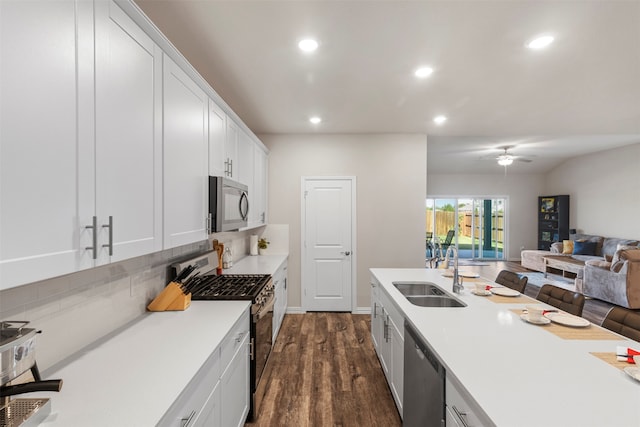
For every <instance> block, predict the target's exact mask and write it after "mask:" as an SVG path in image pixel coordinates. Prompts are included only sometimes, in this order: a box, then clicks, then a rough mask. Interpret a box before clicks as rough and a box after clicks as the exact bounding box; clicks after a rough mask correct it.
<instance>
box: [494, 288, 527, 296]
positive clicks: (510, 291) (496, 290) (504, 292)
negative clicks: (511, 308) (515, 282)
mask: <svg viewBox="0 0 640 427" xmlns="http://www.w3.org/2000/svg"><path fill="white" fill-rule="evenodd" d="M491 292H492V293H494V294H496V295H500V296H503V297H519V296H520V295H521V293H520V292H518V291H514V290H513V289H510V288H491Z"/></svg>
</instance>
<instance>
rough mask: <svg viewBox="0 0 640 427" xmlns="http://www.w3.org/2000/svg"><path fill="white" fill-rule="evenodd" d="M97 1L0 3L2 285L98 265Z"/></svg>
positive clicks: (2, 286)
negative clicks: (91, 222)
mask: <svg viewBox="0 0 640 427" xmlns="http://www.w3.org/2000/svg"><path fill="white" fill-rule="evenodd" d="M91 8H92V6H91V4H87V3H85V2H78V3H77V4H76V2H74V1H71V0H61V1H55V2H51V1H0V93H1V94H2V95H1V96H0V236H2V237H1V238H0V290H1V289H7V288H10V287H14V286H18V285H22V284H25V283H30V282H33V281H36V280H41V279H45V278H49V277H53V276H58V275H61V274H65V273H70V272H73V271H76V270H78V269H81V268H88V267H91V266H92V265H93V260H92V254H91V253H87V252H88V251H86V250H85V246H87V244H88V243H89V241H86V242H85V241H83V238H84V237H85V235H86V236H90V235H91V232H90V230H85V229H84V225H87V223H86V222H85V221H88V219H90V217H91V215H89V218H84V217H83V216H82V214H83V212H92V211H93V206H92V204H91V198H90V197H89V198H88V199H87V198H85V197H84V196H85V195H84V194H82V191H83V190H84V189H89V191H91V188H92V176H93V162H92V161H91V157H90V155H91V152H90V151H91V147H90V146H89V148H88V150H87V149H86V148H87V145H88V144H89V145H90V144H91V143H92V139H88V138H92V137H93V129H92V128H91V122H90V121H87V122H83V121H82V120H83V119H84V118H85V117H86V118H90V117H92V115H93V113H92V112H93V110H92V100H93V98H92V95H93V91H92V87H91V85H92V73H93V69H92V60H91V57H92V49H91V45H92V43H89V44H88V45H86V44H82V43H81V44H78V43H77V37H76V36H78V37H84V36H87V37H88V38H89V40H91V37H92V32H93V24H92V23H93V20H92V9H91ZM85 124H87V125H88V126H85ZM89 240H90V239H89Z"/></svg>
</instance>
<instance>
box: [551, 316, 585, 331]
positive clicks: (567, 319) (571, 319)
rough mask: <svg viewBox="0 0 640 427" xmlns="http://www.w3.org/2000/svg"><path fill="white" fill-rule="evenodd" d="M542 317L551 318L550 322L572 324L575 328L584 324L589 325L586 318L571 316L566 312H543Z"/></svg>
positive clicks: (582, 326)
mask: <svg viewBox="0 0 640 427" xmlns="http://www.w3.org/2000/svg"><path fill="white" fill-rule="evenodd" d="M544 317H546V318H547V319H549V320H551V321H552V322H555V323H559V324H561V325H565V326H574V327H577V328H584V327H585V326H589V325H590V323H589V321H588V320H587V319H584V318H582V317H578V316H573V315H571V314H568V313H545V314H544Z"/></svg>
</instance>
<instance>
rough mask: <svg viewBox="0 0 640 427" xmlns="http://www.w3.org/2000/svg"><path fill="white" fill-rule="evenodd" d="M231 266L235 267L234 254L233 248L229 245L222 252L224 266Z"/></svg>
mask: <svg viewBox="0 0 640 427" xmlns="http://www.w3.org/2000/svg"><path fill="white" fill-rule="evenodd" d="M231 267H233V255H232V254H231V248H229V247H228V246H227V247H226V248H225V249H224V253H223V254H222V268H231Z"/></svg>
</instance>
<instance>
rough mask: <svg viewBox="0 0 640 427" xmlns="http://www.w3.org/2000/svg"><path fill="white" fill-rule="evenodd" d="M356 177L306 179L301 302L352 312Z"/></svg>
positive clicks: (319, 308) (311, 308) (305, 305)
mask: <svg viewBox="0 0 640 427" xmlns="http://www.w3.org/2000/svg"><path fill="white" fill-rule="evenodd" d="M354 187H355V183H354V178H350V177H348V178H303V198H302V200H303V202H302V203H303V207H302V224H303V225H302V229H303V231H302V265H303V267H302V292H303V295H302V301H303V308H304V309H305V310H306V311H352V299H353V297H352V294H353V283H352V282H353V262H352V259H353V246H354V245H353V242H354V241H355V240H354V238H353V230H354V229H355V227H354V225H353V223H354V219H353V218H354V217H353V214H354V211H355V209H354V205H353V202H354V200H355V197H354Z"/></svg>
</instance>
